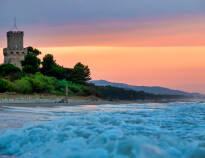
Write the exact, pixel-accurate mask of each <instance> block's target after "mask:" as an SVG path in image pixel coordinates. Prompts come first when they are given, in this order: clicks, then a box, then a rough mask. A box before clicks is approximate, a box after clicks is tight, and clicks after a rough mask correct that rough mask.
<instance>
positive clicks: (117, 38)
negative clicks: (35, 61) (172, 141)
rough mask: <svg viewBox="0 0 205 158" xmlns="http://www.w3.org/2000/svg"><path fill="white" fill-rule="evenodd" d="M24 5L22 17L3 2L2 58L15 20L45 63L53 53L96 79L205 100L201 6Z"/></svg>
mask: <svg viewBox="0 0 205 158" xmlns="http://www.w3.org/2000/svg"><path fill="white" fill-rule="evenodd" d="M20 1H21V2H22V4H24V5H22V6H21V7H22V9H21V10H15V9H13V8H12V6H14V5H15V6H18V5H19V2H14V1H12V0H2V1H1V2H0V19H1V20H0V24H1V27H2V28H1V32H0V42H1V44H0V48H1V51H2V49H3V48H4V47H6V32H7V31H8V30H9V29H10V28H11V26H12V18H13V15H16V16H17V19H18V27H19V29H20V30H24V32H25V38H24V39H25V46H34V47H36V48H39V49H40V50H42V52H43V54H42V55H41V57H42V56H43V55H45V54H46V53H52V54H53V55H54V56H55V59H56V60H57V62H58V63H59V64H60V65H63V66H67V67H73V66H74V64H76V62H79V61H81V62H82V63H84V64H87V65H89V67H90V68H91V72H92V79H105V80H109V81H114V82H123V83H129V84H133V85H147V86H164V87H168V88H174V89H180V90H185V91H189V92H201V93H205V82H204V79H205V29H204V28H205V21H204V18H205V12H204V4H205V3H204V2H203V1H201V0H189V1H187V0H181V1H177V0H172V1H164V0H156V1H153V2H150V0H144V1H131V0H128V1H126V2H125V1H123V0H118V1H116V0H111V1H107V0H105V1H102V2H99V1H98V2H97V1H94V0H87V1H83V0H79V1H72V0H71V1H67V0H62V1H61V2H57V1H55V0H50V1H49V2H48V0H45V1H44V2H42V1H40V0H36V1H32V2H28V1H26V0H20ZM37 1H38V3H37ZM30 3H31V4H32V5H31V4H30ZM48 4H49V5H48ZM3 5H4V7H2V8H1V6H3ZM31 6H32V7H31ZM57 6H58V7H57ZM82 6H83V7H82ZM110 6H115V7H110ZM35 8H41V9H40V10H39V12H36V9H35ZM57 8H61V9H60V10H59V9H57ZM24 9H29V14H25V13H24V11H23V10H24ZM8 10H11V12H8ZM0 57H1V58H0V61H1V62H2V61H3V55H2V53H1V56H0Z"/></svg>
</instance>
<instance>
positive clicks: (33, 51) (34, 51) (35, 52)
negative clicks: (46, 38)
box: [27, 46, 41, 56]
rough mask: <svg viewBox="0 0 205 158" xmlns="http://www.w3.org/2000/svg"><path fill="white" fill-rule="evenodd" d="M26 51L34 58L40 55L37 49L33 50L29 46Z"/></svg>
mask: <svg viewBox="0 0 205 158" xmlns="http://www.w3.org/2000/svg"><path fill="white" fill-rule="evenodd" d="M27 50H28V53H32V54H33V55H35V56H38V55H40V54H41V51H39V50H38V49H36V48H33V47H31V46H29V47H27Z"/></svg>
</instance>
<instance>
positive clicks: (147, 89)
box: [89, 80, 201, 96]
mask: <svg viewBox="0 0 205 158" xmlns="http://www.w3.org/2000/svg"><path fill="white" fill-rule="evenodd" d="M89 83H93V84H95V85H96V86H112V87H119V88H124V89H132V90H134V91H144V92H147V93H152V94H163V95H184V96H201V94H199V93H188V92H184V91H180V90H173V89H169V88H164V87H159V86H154V87H148V86H133V85H128V84H124V83H113V82H109V81H106V80H94V81H90V82H89Z"/></svg>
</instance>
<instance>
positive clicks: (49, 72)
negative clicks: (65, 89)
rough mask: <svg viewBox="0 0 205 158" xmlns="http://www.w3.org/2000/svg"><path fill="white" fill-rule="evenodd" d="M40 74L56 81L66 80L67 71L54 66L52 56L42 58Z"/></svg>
mask: <svg viewBox="0 0 205 158" xmlns="http://www.w3.org/2000/svg"><path fill="white" fill-rule="evenodd" d="M41 72H42V73H43V74H44V75H46V76H53V77H56V78H57V79H66V78H67V69H66V68H64V67H63V66H60V65H58V64H56V61H55V60H54V57H53V55H52V54H46V55H45V56H44V57H43V61H42V68H41Z"/></svg>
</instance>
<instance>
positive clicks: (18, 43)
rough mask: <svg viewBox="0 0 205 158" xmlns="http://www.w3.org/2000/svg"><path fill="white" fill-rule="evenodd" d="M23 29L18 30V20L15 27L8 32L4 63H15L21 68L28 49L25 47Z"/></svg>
mask: <svg viewBox="0 0 205 158" xmlns="http://www.w3.org/2000/svg"><path fill="white" fill-rule="evenodd" d="M23 36H24V32H23V31H18V30H17V27H16V22H15V24H14V29H13V30H12V31H9V32H7V48H4V50H3V52H4V64H13V65H15V66H17V67H19V68H22V67H21V61H22V60H24V56H25V55H26V54H27V49H26V48H24V47H23Z"/></svg>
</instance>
